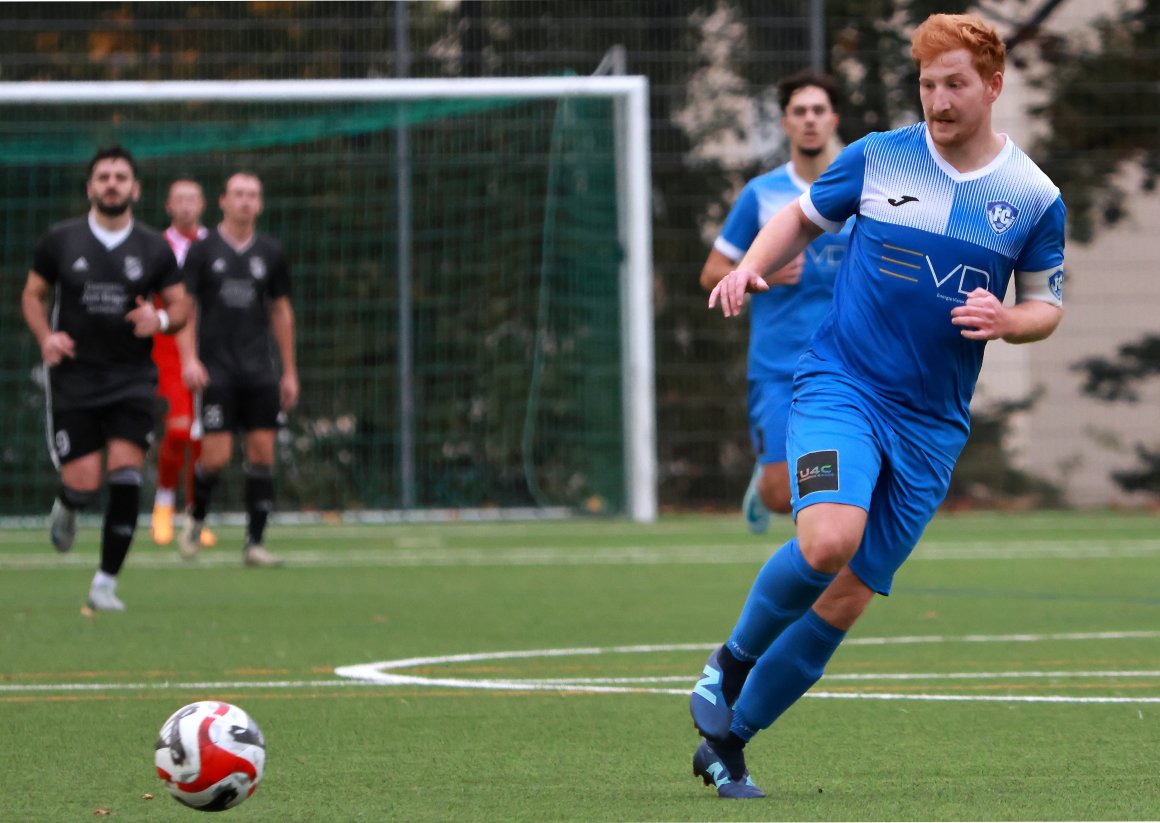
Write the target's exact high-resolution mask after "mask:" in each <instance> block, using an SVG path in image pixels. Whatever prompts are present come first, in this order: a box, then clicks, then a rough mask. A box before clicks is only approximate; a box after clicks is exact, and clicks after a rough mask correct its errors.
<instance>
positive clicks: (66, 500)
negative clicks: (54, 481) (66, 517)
mask: <svg viewBox="0 0 1160 823" xmlns="http://www.w3.org/2000/svg"><path fill="white" fill-rule="evenodd" d="M56 496H57V499H58V500H60V502H61V505H63V506H64V507H65V508H66V509H68V510H69V511H74V512H82V511H84V510H85V509H86V508H87V507H88V506H89V504H91V503H92V502H93V501H94V500H96V499H97V493H96V492H82V491H77V490H76V489H70V488H69V487H68V486H66V485H65V484H64V483H61V484H60V488H59V489H57V492H56Z"/></svg>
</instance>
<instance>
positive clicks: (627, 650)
mask: <svg viewBox="0 0 1160 823" xmlns="http://www.w3.org/2000/svg"><path fill="white" fill-rule="evenodd" d="M1156 638H1160V632H1138V631H1128V632H1087V633H1080V632H1073V633H1066V634H1039V635H1032V634H1018V635H966V636H963V637H945V636H937V635H930V636H921V637H896V638H891V637H876V638H855V639H854V641H856V640H859V639H860V640H862V641H863V644H865V645H875V646H881V645H894V644H911V643H954V642H963V643H996V644H999V643H1011V642H1022V643H1029V642H1052V641H1079V640H1101V641H1111V640H1140V639H1156ZM854 641H851V642H854ZM714 647H715V644H712V643H695V644H663V645H636V646H613V647H595V646H593V647H582V648H574V649H528V650H519V651H502V652H476V653H470V654H454V655H442V656H438V657H412V658H405V659H400V660H385V661H381V662H378V663H367V664H358V665H353V666H340V667H338V668H336V669H335V674H337V675H338V676H339V678H340V679H337V680H286V681H281V680H262V681H245V680H242V681H237V680H235V681H221V682H208V681H197V682H170V681H163V682H155V683H151V682H139V683H31V684H30V683H4V684H0V694H24V695H28V694H62V693H63V694H70V693H71V694H76V693H85V692H87V693H96V692H128V691H137V692H139V691H163V690H172V691H198V692H204V693H213V692H220V691H236V690H248V689H310V688H335V687H345V686H361V687H376V686H378V687H381V686H417V687H422V688H453V689H474V690H490V691H514V692H537V691H569V692H583V693H588V694H601V693H612V694H626V693H637V694H665V695H686V694H688V692H689V689H690V688H691V686H692V683H693V680H694V678H692V677H689V676H658V677H640V678H546V679H545V678H529V679H522V678H521V679H502V680H496V679H470V678H457V677H427V676H421V675H410V674H398V673H396V672H397V671H398V670H400V669H412V668H416V667H420V666H436V665H454V664H460V663H474V662H480V661H495V660H527V659H543V658H554V657H579V656H597V655H608V654H647V653H650V652H674V651H678V652H683V651H706V650H709V649H712V648H714ZM1127 677H1136V678H1145V679H1151V678H1157V679H1160V671H1152V670H1128V671H1119V670H1105V671H1087V670H1079V671H1060V670H1055V671H1010V672H949V673H940V672H887V673H881V674H861V673H855V674H841V673H837V674H832V675H827V676H826V677H825V678H824V680H823V682H825V683H831V682H842V681H846V682H850V681H856V682H861V683H872V682H876V681H877V682H897V681H913V680H925V681H933V682H938V681H951V680H971V681H976V682H978V681H995V680H998V681H1003V680H1007V681H1012V680H1022V679H1029V680H1030V679H1056V680H1068V679H1115V678H1127ZM679 682H683V683H684V684H685V685H684V686H683V687H681V688H663V687H660V684H663V683H679ZM1056 685H1058V684H1056ZM1158 685H1160V684H1158ZM807 696H808V697H813V698H821V699H835V700H853V699H865V700H910V701H913V700H926V701H944V702H946V701H955V702H971V701H976V702H1014V703H1077V704H1085V703H1089V704H1090V703H1160V696H1155V697H1154V696H1137V697H1121V696H1112V695H1108V696H1099V695H1084V696H1072V695H1006V696H1004V695H966V694H934V693H914V694H893V693H884V692H874V691H861V692H825V691H814V692H810V693H809V694H808V695H807Z"/></svg>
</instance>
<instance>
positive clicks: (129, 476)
mask: <svg viewBox="0 0 1160 823" xmlns="http://www.w3.org/2000/svg"><path fill="white" fill-rule="evenodd" d="M108 484H109V503H108V506H106V507H105V527H104V530H103V531H102V532H101V571H103V572H104V573H105V574H109V575H113V576H114V577H116V575H117V573H118V572H120V571H121V566H123V565H124V564H125V557H126V556H127V555H128V554H129V546H130V544H132V542H133V532H135V531H136V530H137V512H138V510H139V509H140V506H141V472H140V470H138V469H134V468H123V469H115V470H113V471H111V472H109V481H108Z"/></svg>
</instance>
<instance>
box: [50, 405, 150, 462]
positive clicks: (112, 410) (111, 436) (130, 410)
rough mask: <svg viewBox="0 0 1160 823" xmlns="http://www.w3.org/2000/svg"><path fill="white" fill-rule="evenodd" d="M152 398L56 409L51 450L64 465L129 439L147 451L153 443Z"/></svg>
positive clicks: (53, 418)
mask: <svg viewBox="0 0 1160 823" xmlns="http://www.w3.org/2000/svg"><path fill="white" fill-rule="evenodd" d="M155 423H156V419H155V417H154V414H153V398H152V397H141V398H133V399H126V400H118V401H117V402H115V403H110V404H109V405H107V406H97V407H96V408H92V409H61V410H57V409H53V411H52V450H53V452H55V453H56V458H57V460H58V461H59V462H60V464H61V465H64V464H65V463H68V462H71V461H73V460H78V459H80V458H82V457H84V456H86V455H89V454H92V453H93V452H98V451H100V450H101V449H103V448H105V444H106V443H108V442H109V441H110V440H128V441H129V442H130V443H135V444H136V445H138V446H140V447H141V448H142V450H145V451H148V449H149V446H150V445H151V444H152V443H153V426H154V425H155Z"/></svg>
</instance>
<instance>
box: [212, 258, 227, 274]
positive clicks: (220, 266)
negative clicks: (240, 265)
mask: <svg viewBox="0 0 1160 823" xmlns="http://www.w3.org/2000/svg"><path fill="white" fill-rule="evenodd" d="M210 268H212V269H213V271H214V274H222V273H224V272H225V270H226V261H225V259H223V258H221V257H219V258H218V259H217V260H215V261H213V265H212V266H211V267H210Z"/></svg>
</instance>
